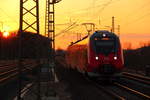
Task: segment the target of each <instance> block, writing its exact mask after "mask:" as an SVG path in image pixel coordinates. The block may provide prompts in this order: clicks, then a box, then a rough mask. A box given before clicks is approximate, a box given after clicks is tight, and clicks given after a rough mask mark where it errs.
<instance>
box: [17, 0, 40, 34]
mask: <svg viewBox="0 0 150 100" xmlns="http://www.w3.org/2000/svg"><path fill="white" fill-rule="evenodd" d="M31 29H32V30H31ZM19 30H20V32H23V31H27V30H30V31H33V32H35V33H37V34H39V0H20V26H19Z"/></svg>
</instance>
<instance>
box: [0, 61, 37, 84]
mask: <svg viewBox="0 0 150 100" xmlns="http://www.w3.org/2000/svg"><path fill="white" fill-rule="evenodd" d="M22 65H23V68H22V72H27V71H31V70H32V69H33V68H35V67H36V66H37V63H36V61H35V60H24V61H23V62H22ZM18 74H19V70H18V62H17V61H16V60H15V61H14V62H13V61H11V62H7V61H5V62H4V61H3V63H0V85H3V84H5V83H7V82H9V81H11V80H13V79H16V78H17V76H18Z"/></svg>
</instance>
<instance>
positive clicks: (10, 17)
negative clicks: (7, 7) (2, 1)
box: [0, 8, 18, 24]
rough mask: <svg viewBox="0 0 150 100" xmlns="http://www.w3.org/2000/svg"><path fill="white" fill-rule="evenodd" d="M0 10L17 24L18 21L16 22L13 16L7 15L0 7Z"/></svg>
mask: <svg viewBox="0 0 150 100" xmlns="http://www.w3.org/2000/svg"><path fill="white" fill-rule="evenodd" d="M0 10H1V11H2V12H3V13H4V14H5V15H6V16H7V17H8V18H9V19H11V20H12V21H13V22H15V23H17V24H18V22H17V21H16V20H15V19H14V18H12V17H11V16H9V15H8V14H7V13H6V12H5V11H4V10H3V9H2V8H0Z"/></svg>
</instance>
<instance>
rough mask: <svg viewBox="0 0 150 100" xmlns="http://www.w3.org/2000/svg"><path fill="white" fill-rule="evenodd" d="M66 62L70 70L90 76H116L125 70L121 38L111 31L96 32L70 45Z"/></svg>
mask: <svg viewBox="0 0 150 100" xmlns="http://www.w3.org/2000/svg"><path fill="white" fill-rule="evenodd" d="M66 61H67V64H68V67H69V68H73V69H77V70H78V71H80V72H83V73H86V74H87V75H89V76H114V75H115V74H117V73H120V72H121V71H122V69H123V68H124V59H123V52H122V48H121V44H120V40H119V37H118V36H117V35H115V34H114V33H112V32H109V31H96V32H94V33H93V34H92V35H90V36H89V37H88V38H87V39H84V40H83V41H80V42H78V43H74V44H72V45H70V46H69V47H68V49H67V54H66Z"/></svg>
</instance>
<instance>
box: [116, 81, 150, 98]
mask: <svg viewBox="0 0 150 100" xmlns="http://www.w3.org/2000/svg"><path fill="white" fill-rule="evenodd" d="M114 84H115V85H116V86H118V87H120V88H123V89H125V90H127V91H129V92H132V93H134V94H136V95H139V96H142V97H144V98H145V99H148V100H150V96H149V95H146V94H144V93H141V92H139V91H136V90H134V89H131V88H129V87H127V86H124V85H121V84H119V83H117V82H115V83H114Z"/></svg>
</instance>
